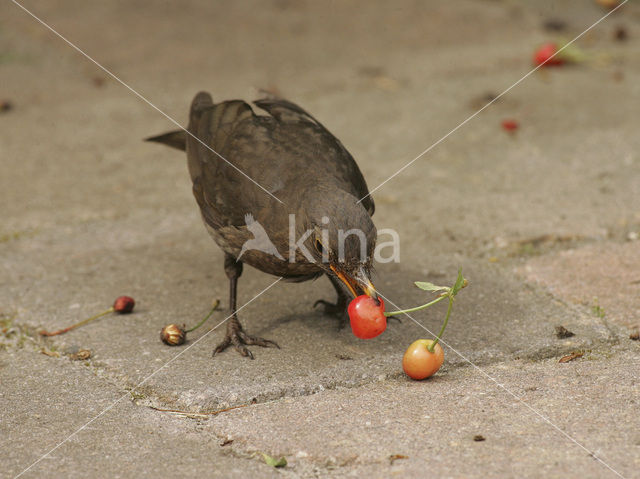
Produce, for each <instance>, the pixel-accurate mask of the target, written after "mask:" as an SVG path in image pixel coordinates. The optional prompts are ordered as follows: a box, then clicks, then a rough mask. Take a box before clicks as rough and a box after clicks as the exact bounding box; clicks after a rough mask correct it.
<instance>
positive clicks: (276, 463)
mask: <svg viewBox="0 0 640 479" xmlns="http://www.w3.org/2000/svg"><path fill="white" fill-rule="evenodd" d="M261 454H262V457H264V462H266V463H267V465H269V466H271V467H284V466H286V465H287V460H286V459H285V458H284V457H281V458H280V459H276V458H275V457H271V456H270V455H269V454H265V453H264V452H263V453H261Z"/></svg>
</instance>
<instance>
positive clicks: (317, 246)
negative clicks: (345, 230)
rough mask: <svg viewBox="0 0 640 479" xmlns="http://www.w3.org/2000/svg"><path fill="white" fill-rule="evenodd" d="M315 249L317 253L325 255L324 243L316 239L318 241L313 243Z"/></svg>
mask: <svg viewBox="0 0 640 479" xmlns="http://www.w3.org/2000/svg"><path fill="white" fill-rule="evenodd" d="M313 247H314V248H315V249H316V251H317V252H318V253H320V254H324V252H325V251H324V246H322V243H321V242H320V240H319V239H317V238H316V240H315V241H314V242H313Z"/></svg>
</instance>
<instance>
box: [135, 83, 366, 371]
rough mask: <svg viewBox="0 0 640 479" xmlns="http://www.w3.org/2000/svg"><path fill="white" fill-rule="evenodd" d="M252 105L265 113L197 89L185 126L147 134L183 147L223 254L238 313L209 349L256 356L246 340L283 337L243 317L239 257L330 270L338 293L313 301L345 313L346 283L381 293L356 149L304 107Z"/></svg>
mask: <svg viewBox="0 0 640 479" xmlns="http://www.w3.org/2000/svg"><path fill="white" fill-rule="evenodd" d="M254 104H255V105H256V106H257V107H258V108H260V109H262V110H264V111H265V112H266V113H267V115H264V114H261V115H256V114H255V113H254V111H253V110H252V108H251V106H250V105H249V104H247V103H246V102H244V101H241V100H231V101H225V102H221V103H216V104H214V103H213V100H212V98H211V95H209V94H208V93H205V92H201V93H198V94H197V95H196V96H195V98H194V99H193V102H192V103H191V111H190V113H189V125H188V127H187V131H185V130H177V131H172V132H169V133H166V134H163V135H160V136H155V137H152V138H148V139H147V141H154V142H159V143H163V144H165V145H168V146H171V147H173V148H177V149H179V150H183V151H186V152H187V160H188V165H189V173H190V175H191V180H192V181H193V194H194V196H195V198H196V201H197V203H198V206H199V207H200V212H201V214H202V219H203V221H204V224H205V226H206V228H207V230H208V232H209V234H210V235H211V236H212V237H213V239H214V241H215V242H216V243H217V244H218V246H219V247H220V248H221V249H222V250H223V251H224V253H225V260H224V270H225V272H226V274H227V277H228V278H229V283H230V299H229V305H230V309H231V315H232V317H231V318H230V320H229V322H228V323H227V332H226V335H225V338H224V340H223V341H222V342H221V343H220V344H219V345H218V346H217V347H216V348H215V350H214V352H213V354H214V355H215V354H216V353H218V352H220V351H223V350H224V349H226V348H227V347H228V346H229V345H233V346H234V347H235V348H236V350H238V352H240V354H242V355H243V356H248V357H250V358H252V359H253V354H252V353H251V351H249V349H247V347H246V346H247V345H258V346H275V347H278V345H277V344H276V343H275V342H273V341H270V340H267V339H262V338H258V337H254V336H250V335H248V334H247V333H246V332H245V331H244V329H243V328H242V326H241V325H240V322H239V321H238V317H237V315H236V295H237V283H238V278H239V277H240V275H241V274H242V266H243V263H246V264H248V265H250V266H253V267H254V268H257V269H259V270H260V271H263V272H265V273H269V274H272V275H276V276H280V277H283V278H284V279H285V280H288V281H294V282H298V281H307V280H310V279H315V278H317V277H319V276H321V275H322V274H325V275H327V276H328V277H329V279H330V280H331V283H332V284H333V286H334V287H335V289H336V292H337V293H338V300H337V302H336V303H330V302H327V301H324V300H319V301H317V302H316V303H315V304H314V306H316V305H318V304H320V305H322V306H324V309H325V312H327V313H334V314H338V315H341V317H342V318H343V321H344V319H345V318H346V316H345V313H346V306H347V300H348V297H349V295H348V293H346V291H345V289H346V290H347V291H349V292H350V293H351V294H352V295H353V296H354V297H355V296H357V295H359V294H363V293H365V294H368V295H370V296H372V297H374V298H377V296H376V293H375V289H374V287H373V285H372V284H371V280H370V275H371V270H372V258H373V252H374V248H375V241H376V228H375V226H374V224H373V222H372V221H371V215H373V212H374V203H373V199H372V198H371V196H368V195H369V192H368V190H367V184H366V183H365V180H364V178H363V176H362V173H361V172H360V169H359V168H358V165H357V164H356V162H355V161H354V159H353V157H352V156H351V155H350V154H349V152H348V151H347V150H346V149H345V147H344V146H342V143H340V141H339V140H338V139H337V138H335V137H334V136H333V135H332V134H331V133H329V131H328V130H327V129H326V128H325V127H324V126H322V124H321V123H320V122H319V121H318V120H316V119H315V118H313V117H312V116H311V115H310V114H308V113H307V112H306V111H304V110H303V109H302V108H300V107H299V106H297V105H295V104H293V103H291V102H289V101H286V100H283V99H263V100H259V101H255V102H254ZM361 198H364V199H362V201H359V200H360V199H361Z"/></svg>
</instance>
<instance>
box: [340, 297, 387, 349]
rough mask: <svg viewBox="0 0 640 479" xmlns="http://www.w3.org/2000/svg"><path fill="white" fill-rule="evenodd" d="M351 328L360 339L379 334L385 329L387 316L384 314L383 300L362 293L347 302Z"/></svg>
mask: <svg viewBox="0 0 640 479" xmlns="http://www.w3.org/2000/svg"><path fill="white" fill-rule="evenodd" d="M347 312H348V313H349V320H350V322H351V330H352V331H353V334H355V335H356V336H357V337H359V338H360V339H371V338H375V337H376V336H379V335H380V334H382V333H383V332H384V330H385V329H387V318H386V317H385V315H384V301H383V300H382V299H378V300H375V299H373V298H372V297H371V296H367V295H366V294H363V295H362V296H358V297H357V298H356V299H354V300H353V301H351V303H349V308H348V309H347Z"/></svg>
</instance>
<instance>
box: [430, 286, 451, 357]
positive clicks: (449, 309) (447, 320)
mask: <svg viewBox="0 0 640 479" xmlns="http://www.w3.org/2000/svg"><path fill="white" fill-rule="evenodd" d="M443 298H449V307H448V308H447V315H446V316H445V317H444V322H443V323H442V328H440V332H439V333H438V335H437V336H436V339H434V340H433V341H432V342H431V344H430V345H429V346H427V350H428V351H429V352H430V353H432V352H433V350H434V348H435V347H436V344H438V341H440V338H441V337H442V335H443V334H444V330H445V328H446V327H447V323H448V322H449V316H451V310H452V309H453V295H452V294H448V295H447V296H443Z"/></svg>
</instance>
